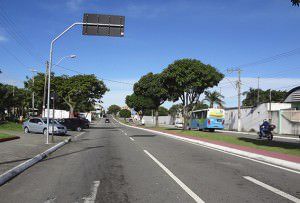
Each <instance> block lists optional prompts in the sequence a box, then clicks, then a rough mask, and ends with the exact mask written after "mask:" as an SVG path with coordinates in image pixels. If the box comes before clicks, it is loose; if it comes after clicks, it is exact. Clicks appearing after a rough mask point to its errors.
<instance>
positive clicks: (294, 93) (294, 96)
mask: <svg viewBox="0 0 300 203" xmlns="http://www.w3.org/2000/svg"><path fill="white" fill-rule="evenodd" d="M284 102H285V103H291V104H292V108H295V109H296V110H300V86H298V87H295V88H293V89H291V90H290V91H289V92H288V95H287V97H286V99H285V100H284Z"/></svg>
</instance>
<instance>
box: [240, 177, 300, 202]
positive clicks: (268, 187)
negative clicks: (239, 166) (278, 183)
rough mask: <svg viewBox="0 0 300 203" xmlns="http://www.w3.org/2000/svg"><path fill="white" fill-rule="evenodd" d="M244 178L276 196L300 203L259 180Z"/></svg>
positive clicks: (299, 200)
mask: <svg viewBox="0 0 300 203" xmlns="http://www.w3.org/2000/svg"><path fill="white" fill-rule="evenodd" d="M244 178H245V179H247V180H249V181H250V182H252V183H255V184H257V185H259V186H261V187H263V188H265V189H267V190H270V191H271V192H274V193H276V194H278V195H280V196H282V197H285V198H287V199H289V200H291V201H292V202H298V203H299V202H300V199H298V198H297V197H294V196H292V195H289V194H287V193H285V192H283V191H281V190H278V189H276V188H274V187H272V186H270V185H267V184H265V183H263V182H260V181H259V180H256V179H255V178H252V177H250V176H244Z"/></svg>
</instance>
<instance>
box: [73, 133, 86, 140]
mask: <svg viewBox="0 0 300 203" xmlns="http://www.w3.org/2000/svg"><path fill="white" fill-rule="evenodd" d="M84 133H85V132H82V133H79V134H78V135H76V136H74V138H75V139H76V138H78V137H79V136H81V135H83V134H84Z"/></svg>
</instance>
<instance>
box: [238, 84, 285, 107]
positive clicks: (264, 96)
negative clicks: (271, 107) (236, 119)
mask: <svg viewBox="0 0 300 203" xmlns="http://www.w3.org/2000/svg"><path fill="white" fill-rule="evenodd" d="M258 91H259V103H267V102H270V91H271V101H272V102H282V101H283V100H284V99H285V97H286V95H287V91H281V90H278V91H277V90H270V89H268V90H261V89H259V90H258V89H254V88H250V89H249V91H246V92H244V93H243V95H244V96H246V98H245V99H244V100H243V102H242V103H243V106H257V105H258V103H257V94H258Z"/></svg>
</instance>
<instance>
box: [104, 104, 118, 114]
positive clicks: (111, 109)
mask: <svg viewBox="0 0 300 203" xmlns="http://www.w3.org/2000/svg"><path fill="white" fill-rule="evenodd" d="M107 110H108V111H107V113H108V114H114V115H117V113H118V112H119V111H120V110H121V107H119V106H118V105H116V104H113V105H110V106H109V107H108V109H107Z"/></svg>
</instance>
